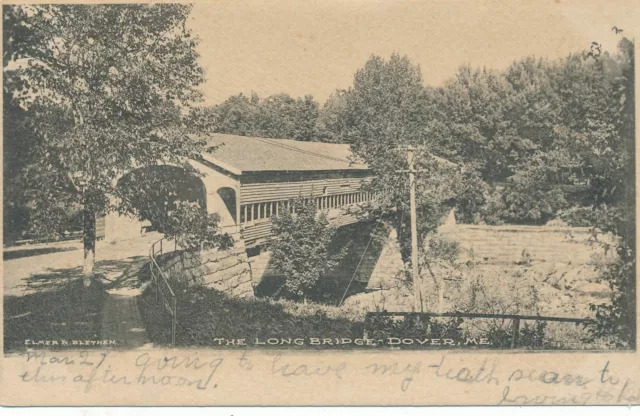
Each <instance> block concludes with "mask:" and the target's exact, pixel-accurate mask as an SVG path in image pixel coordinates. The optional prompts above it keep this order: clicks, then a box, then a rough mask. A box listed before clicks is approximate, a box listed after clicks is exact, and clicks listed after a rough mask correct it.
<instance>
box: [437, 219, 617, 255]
mask: <svg viewBox="0 0 640 416" xmlns="http://www.w3.org/2000/svg"><path fill="white" fill-rule="evenodd" d="M439 232H440V235H442V236H443V237H445V238H447V239H449V240H453V241H457V242H459V243H460V248H461V249H462V250H463V252H464V253H463V254H464V255H466V256H469V257H473V259H474V260H476V261H483V260H484V261H487V262H491V263H503V262H505V263H514V262H517V261H520V260H521V258H522V252H523V250H525V249H526V250H527V252H528V253H529V255H530V256H531V260H533V261H535V260H540V261H546V262H551V263H573V264H585V263H587V262H589V260H590V258H591V257H592V255H593V253H594V251H598V250H600V249H601V245H600V244H594V243H593V237H592V236H591V230H590V229H589V228H586V227H557V226H519V225H500V226H492V225H469V224H458V225H450V226H442V227H440V229H439ZM597 239H598V241H599V242H606V243H609V244H611V243H612V242H613V238H612V237H611V236H610V235H603V234H599V235H597ZM612 252H613V250H612ZM611 254H613V253H611Z"/></svg>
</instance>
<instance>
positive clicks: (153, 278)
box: [149, 259, 158, 303]
mask: <svg viewBox="0 0 640 416" xmlns="http://www.w3.org/2000/svg"><path fill="white" fill-rule="evenodd" d="M149 269H151V279H152V280H153V289H154V291H155V292H156V303H157V302H158V279H157V277H156V274H155V272H154V271H153V259H151V263H149Z"/></svg>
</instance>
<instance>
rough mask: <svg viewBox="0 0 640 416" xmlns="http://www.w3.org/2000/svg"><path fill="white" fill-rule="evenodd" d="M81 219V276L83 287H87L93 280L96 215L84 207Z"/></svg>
mask: <svg viewBox="0 0 640 416" xmlns="http://www.w3.org/2000/svg"><path fill="white" fill-rule="evenodd" d="M82 217H83V227H82V228H83V229H82V242H83V245H84V263H83V267H82V274H83V276H84V285H85V286H89V285H91V282H92V280H93V266H94V265H95V262H96V213H95V212H93V211H91V210H90V209H87V208H86V206H85V208H84V210H83V212H82Z"/></svg>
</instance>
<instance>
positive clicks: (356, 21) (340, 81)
mask: <svg viewBox="0 0 640 416" xmlns="http://www.w3.org/2000/svg"><path fill="white" fill-rule="evenodd" d="M639 22H640V0H579V1H578V0H526V1H525V0H522V1H521V0H504V1H502V0H475V1H470V0H428V1H427V0H413V1H411V0H315V1H306V0H305V1H294V0H286V1H285V0H215V1H206V2H197V3H196V4H195V6H194V9H193V11H192V16H191V20H190V22H189V25H190V27H191V28H192V29H193V31H194V32H195V34H196V35H198V37H199V38H200V40H201V43H200V45H199V46H198V51H199V53H200V55H201V61H200V62H201V65H202V66H203V67H204V69H205V71H206V75H207V82H206V84H205V85H203V86H202V90H203V92H204V93H205V100H206V104H216V103H219V102H221V101H224V100H225V99H226V98H228V97H229V96H231V95H233V94H237V93H240V92H242V93H245V94H249V93H251V92H252V91H254V92H256V93H257V94H258V95H260V96H261V97H262V96H268V95H271V94H277V93H282V92H284V93H288V94H290V95H292V96H294V97H297V96H303V95H305V94H312V95H313V96H314V97H315V98H316V99H317V100H318V101H319V102H320V103H324V101H325V100H326V99H327V98H328V97H329V95H330V94H331V93H332V92H334V91H335V90H336V89H347V88H348V87H349V86H351V85H352V83H353V75H354V73H355V72H356V71H357V70H358V69H359V68H361V67H362V66H363V65H364V63H365V62H366V61H367V59H368V58H369V57H370V56H371V55H372V54H375V55H380V56H382V57H385V58H388V57H389V56H390V55H391V54H392V53H393V52H398V53H400V54H402V55H407V56H408V57H409V59H410V60H411V61H412V62H413V63H416V64H419V65H420V68H421V71H422V76H423V79H424V83H425V85H432V86H437V85H442V84H443V83H444V82H445V81H446V80H447V79H449V78H451V77H452V76H453V75H454V74H455V71H456V69H457V68H458V67H459V66H460V65H462V64H465V63H468V64H471V65H472V66H478V67H482V66H486V67H489V68H496V69H501V68H505V67H507V66H508V65H509V64H510V63H511V62H513V61H514V60H516V59H519V58H521V57H524V56H527V55H535V56H539V57H549V58H560V57H563V56H566V55H568V54H569V53H571V52H576V51H580V50H583V49H588V48H589V46H590V44H591V42H593V41H597V42H599V43H601V44H602V47H603V50H608V51H615V49H616V43H617V41H618V40H619V39H620V36H621V35H615V34H614V32H613V31H612V27H613V26H617V27H619V28H622V29H624V32H623V34H624V35H626V36H628V37H633V35H634V34H635V33H634V32H635V31H637V28H638V26H639Z"/></svg>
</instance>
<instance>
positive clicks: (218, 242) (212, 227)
mask: <svg viewBox="0 0 640 416" xmlns="http://www.w3.org/2000/svg"><path fill="white" fill-rule="evenodd" d="M219 223H220V216H219V215H218V214H208V213H207V212H206V211H205V210H204V209H203V208H202V207H201V206H200V205H199V204H198V203H197V202H187V201H176V202H175V209H174V210H173V211H170V212H169V216H168V220H167V223H166V226H165V227H164V234H165V236H166V237H167V238H174V239H175V240H176V242H177V243H178V245H180V247H182V248H183V249H184V250H187V251H193V250H203V249H212V248H220V249H223V250H224V249H228V248H230V247H232V246H233V239H232V238H231V236H229V235H228V234H221V233H220V227H219Z"/></svg>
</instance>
